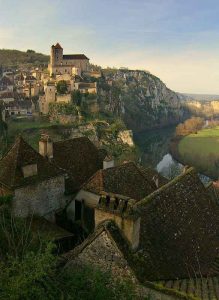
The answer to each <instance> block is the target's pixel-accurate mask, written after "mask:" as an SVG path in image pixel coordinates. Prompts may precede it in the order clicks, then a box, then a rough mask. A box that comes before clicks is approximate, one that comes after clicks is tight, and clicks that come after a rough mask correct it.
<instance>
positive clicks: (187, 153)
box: [178, 126, 219, 178]
mask: <svg viewBox="0 0 219 300" xmlns="http://www.w3.org/2000/svg"><path fill="white" fill-rule="evenodd" d="M178 153H179V155H180V157H181V159H182V162H184V163H186V164H188V165H192V166H195V167H196V168H197V169H198V171H199V172H203V173H204V174H206V175H209V176H210V177H213V178H217V177H218V176H219V126H217V127H215V128H210V129H203V130H200V131H199V132H198V133H197V134H190V135H188V136H185V137H183V138H182V139H181V140H180V142H179V144H178Z"/></svg>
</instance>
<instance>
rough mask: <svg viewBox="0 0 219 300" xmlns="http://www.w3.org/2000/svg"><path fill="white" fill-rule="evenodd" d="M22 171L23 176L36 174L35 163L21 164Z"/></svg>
mask: <svg viewBox="0 0 219 300" xmlns="http://www.w3.org/2000/svg"><path fill="white" fill-rule="evenodd" d="M22 172H23V176H24V178H27V177H31V176H35V175H37V164H32V165H26V166H23V167H22Z"/></svg>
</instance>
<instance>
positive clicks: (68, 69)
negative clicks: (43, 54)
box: [48, 43, 90, 75]
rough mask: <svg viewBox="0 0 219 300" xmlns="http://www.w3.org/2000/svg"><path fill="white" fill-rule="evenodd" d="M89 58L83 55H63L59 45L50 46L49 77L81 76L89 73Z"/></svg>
mask: <svg viewBox="0 0 219 300" xmlns="http://www.w3.org/2000/svg"><path fill="white" fill-rule="evenodd" d="M89 67H90V64H89V58H87V57H86V56H85V55H84V54H67V55H64V54H63V48H62V47H61V45H60V44H59V43H57V44H56V45H55V46H54V45H52V47H51V52H50V63H49V65H48V69H49V73H50V75H63V74H69V75H75V74H77V75H81V73H82V72H87V71H89Z"/></svg>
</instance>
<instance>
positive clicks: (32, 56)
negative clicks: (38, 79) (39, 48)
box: [0, 49, 49, 67]
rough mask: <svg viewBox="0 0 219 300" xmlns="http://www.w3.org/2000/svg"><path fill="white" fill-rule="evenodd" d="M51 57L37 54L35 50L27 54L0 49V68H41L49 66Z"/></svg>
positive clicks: (28, 51)
mask: <svg viewBox="0 0 219 300" xmlns="http://www.w3.org/2000/svg"><path fill="white" fill-rule="evenodd" d="M48 62H49V56H48V55H44V54H41V53H36V52H35V51H34V50H27V51H26V52H23V51H19V50H9V49H0V66H3V67H17V66H22V65H23V66H39V65H47V64H48Z"/></svg>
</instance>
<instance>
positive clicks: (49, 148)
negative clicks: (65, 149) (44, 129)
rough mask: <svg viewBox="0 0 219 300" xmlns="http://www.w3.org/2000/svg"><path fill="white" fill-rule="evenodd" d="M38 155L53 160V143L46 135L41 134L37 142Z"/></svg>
mask: <svg viewBox="0 0 219 300" xmlns="http://www.w3.org/2000/svg"><path fill="white" fill-rule="evenodd" d="M39 153H40V154H41V155H42V156H44V157H48V158H49V159H51V158H53V142H52V140H51V138H50V137H49V136H48V135H46V134H42V135H41V138H40V140H39Z"/></svg>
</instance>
